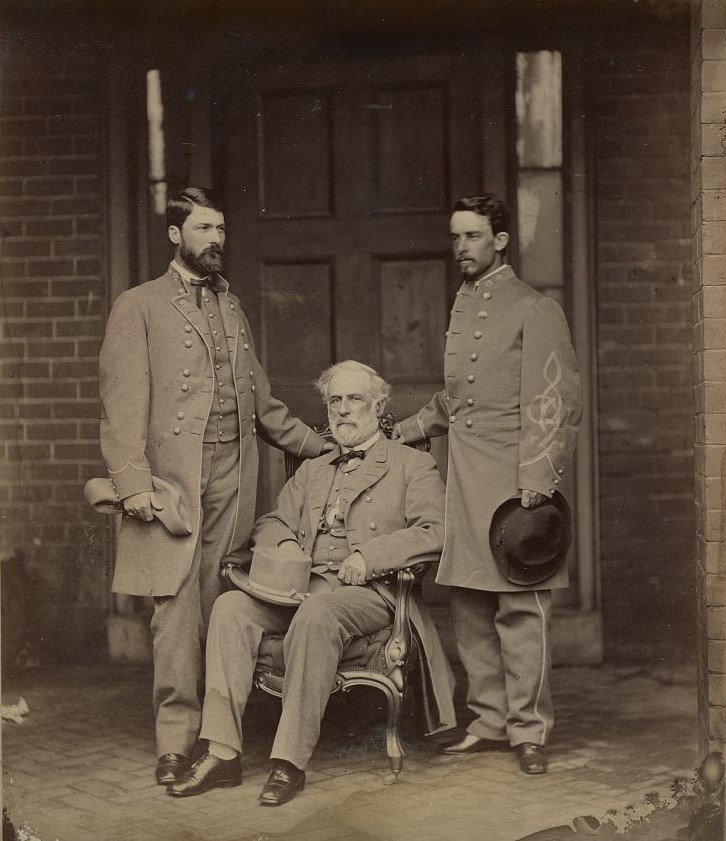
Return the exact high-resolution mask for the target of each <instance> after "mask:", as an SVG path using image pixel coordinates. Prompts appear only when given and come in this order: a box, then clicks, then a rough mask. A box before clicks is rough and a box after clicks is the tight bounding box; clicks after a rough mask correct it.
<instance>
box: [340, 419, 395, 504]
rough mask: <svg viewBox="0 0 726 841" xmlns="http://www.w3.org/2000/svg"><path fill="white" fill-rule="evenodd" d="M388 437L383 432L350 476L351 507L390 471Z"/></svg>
mask: <svg viewBox="0 0 726 841" xmlns="http://www.w3.org/2000/svg"><path fill="white" fill-rule="evenodd" d="M388 467H389V465H388V439H387V438H386V436H385V435H383V433H381V436H380V438H379V439H378V441H376V443H375V444H374V445H373V446H372V447H371V450H370V452H369V453H368V454H367V455H366V457H365V459H364V461H363V464H361V466H360V467H359V468H358V469H357V470H355V471H353V474H352V476H351V477H350V482H351V490H352V493H351V497H350V501H349V503H348V505H349V509H348V510H350V506H352V505H353V503H354V502H355V500H356V499H357V498H358V497H359V496H360V495H361V494H362V493H363V492H364V491H367V490H368V488H370V487H372V486H373V485H375V483H376V482H377V481H378V480H379V479H380V478H381V476H384V475H385V474H386V473H387V472H388Z"/></svg>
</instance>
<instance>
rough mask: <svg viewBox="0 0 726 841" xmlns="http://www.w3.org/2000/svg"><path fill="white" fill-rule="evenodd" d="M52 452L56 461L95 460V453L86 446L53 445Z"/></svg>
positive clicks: (79, 444)
mask: <svg viewBox="0 0 726 841" xmlns="http://www.w3.org/2000/svg"><path fill="white" fill-rule="evenodd" d="M53 452H54V454H55V457H56V458H57V459H63V460H66V461H83V460H84V459H88V458H97V453H95V452H94V451H93V448H92V447H91V446H90V445H88V444H81V443H76V444H54V446H53Z"/></svg>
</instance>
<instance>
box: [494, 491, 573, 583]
mask: <svg viewBox="0 0 726 841" xmlns="http://www.w3.org/2000/svg"><path fill="white" fill-rule="evenodd" d="M571 539H572V517H571V515H570V509H569V506H568V505H567V501H566V500H565V498H564V496H562V494H561V493H559V492H555V494H554V495H553V497H552V499H546V500H545V501H544V502H543V503H542V504H540V505H537V506H536V507H534V508H524V507H523V506H522V500H520V498H519V497H513V498H512V499H508V500H507V501H506V502H504V503H502V504H501V505H500V506H499V508H497V510H496V511H495V512H494V516H493V517H492V524H491V527H490V529H489V545H490V547H491V550H492V554H493V555H494V560H495V562H496V564H497V567H498V568H499V571H500V573H501V574H502V575H503V576H504V578H506V579H507V581H510V582H511V583H512V584H519V585H521V586H523V587H531V586H533V585H535V584H541V583H542V582H544V581H546V580H547V579H548V578H551V577H552V576H553V575H554V574H555V573H556V572H557V571H558V570H559V569H560V567H561V566H562V565H563V564H564V562H565V558H566V556H567V550H568V549H569V547H570V541H571Z"/></svg>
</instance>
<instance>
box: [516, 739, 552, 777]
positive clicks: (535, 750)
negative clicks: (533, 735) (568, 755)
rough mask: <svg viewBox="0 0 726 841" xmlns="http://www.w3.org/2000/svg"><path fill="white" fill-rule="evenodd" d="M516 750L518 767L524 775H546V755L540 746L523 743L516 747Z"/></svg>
mask: <svg viewBox="0 0 726 841" xmlns="http://www.w3.org/2000/svg"><path fill="white" fill-rule="evenodd" d="M516 750H517V759H519V767H520V768H521V769H522V771H524V773H525V774H546V773H547V754H546V753H545V751H544V748H543V747H542V746H541V745H533V744H532V742H524V743H523V744H521V745H517V748H516Z"/></svg>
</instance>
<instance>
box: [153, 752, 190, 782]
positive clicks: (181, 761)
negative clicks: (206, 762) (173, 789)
mask: <svg viewBox="0 0 726 841" xmlns="http://www.w3.org/2000/svg"><path fill="white" fill-rule="evenodd" d="M188 770H189V760H188V759H187V758H186V756H184V754H182V753H165V754H164V755H163V756H160V757H159V759H158V761H157V763H156V772H155V774H156V782H157V783H158V784H159V785H160V786H168V785H169V784H170V783H175V782H176V781H177V780H178V779H179V777H181V775H182V774H184V772H185V771H188Z"/></svg>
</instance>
